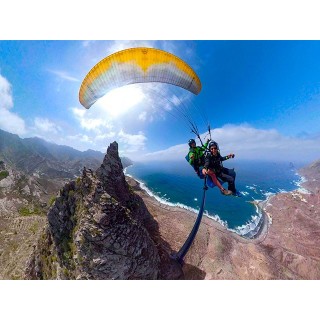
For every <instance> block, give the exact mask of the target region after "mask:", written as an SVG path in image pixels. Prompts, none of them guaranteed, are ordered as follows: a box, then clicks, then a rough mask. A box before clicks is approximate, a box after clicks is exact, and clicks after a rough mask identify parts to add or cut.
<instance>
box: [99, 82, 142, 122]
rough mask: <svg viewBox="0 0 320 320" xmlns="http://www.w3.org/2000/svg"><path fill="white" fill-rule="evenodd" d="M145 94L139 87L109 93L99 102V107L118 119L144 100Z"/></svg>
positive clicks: (123, 88) (118, 89) (129, 87)
mask: <svg viewBox="0 0 320 320" xmlns="http://www.w3.org/2000/svg"><path fill="white" fill-rule="evenodd" d="M144 97H145V95H144V93H143V91H142V89H141V88H139V87H138V86H125V87H121V88H117V89H114V90H112V91H110V92H108V93H107V94H106V95H105V96H103V97H102V98H101V99H99V100H98V102H97V105H98V106H100V107H101V108H103V110H104V111H105V112H107V113H109V114H110V115H111V116H112V117H114V118H116V117H118V116H120V115H122V114H124V113H126V112H128V111H129V110H130V109H131V108H132V107H134V106H135V105H137V104H138V103H140V102H142V101H143V100H144Z"/></svg>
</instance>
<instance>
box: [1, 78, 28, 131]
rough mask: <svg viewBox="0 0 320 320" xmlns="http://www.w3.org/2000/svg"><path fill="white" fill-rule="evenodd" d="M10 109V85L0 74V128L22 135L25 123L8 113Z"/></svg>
mask: <svg viewBox="0 0 320 320" xmlns="http://www.w3.org/2000/svg"><path fill="white" fill-rule="evenodd" d="M12 108H13V97H12V88H11V84H10V83H9V81H8V80H7V79H6V78H5V77H3V76H2V75H1V74H0V128H1V129H3V130H5V131H8V132H11V133H16V134H24V133H25V132H26V128H25V122H24V120H23V119H22V118H21V117H20V116H19V115H17V114H16V113H13V112H11V111H9V109H12Z"/></svg>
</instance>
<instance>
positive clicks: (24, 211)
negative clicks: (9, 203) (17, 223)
mask: <svg viewBox="0 0 320 320" xmlns="http://www.w3.org/2000/svg"><path fill="white" fill-rule="evenodd" d="M43 213H44V212H43V210H42V209H41V208H40V207H39V206H36V205H31V206H30V207H21V208H20V209H19V214H20V216H23V217H27V216H31V215H34V214H35V215H41V214H43Z"/></svg>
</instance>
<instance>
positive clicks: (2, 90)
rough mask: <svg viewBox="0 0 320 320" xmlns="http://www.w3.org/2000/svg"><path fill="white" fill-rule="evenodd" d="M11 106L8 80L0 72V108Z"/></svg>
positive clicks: (10, 91) (11, 100)
mask: <svg viewBox="0 0 320 320" xmlns="http://www.w3.org/2000/svg"><path fill="white" fill-rule="evenodd" d="M12 107H13V99H12V90H11V84H10V83H9V81H8V80H7V79H6V78H4V77H3V76H1V74H0V108H5V109H10V108H12Z"/></svg>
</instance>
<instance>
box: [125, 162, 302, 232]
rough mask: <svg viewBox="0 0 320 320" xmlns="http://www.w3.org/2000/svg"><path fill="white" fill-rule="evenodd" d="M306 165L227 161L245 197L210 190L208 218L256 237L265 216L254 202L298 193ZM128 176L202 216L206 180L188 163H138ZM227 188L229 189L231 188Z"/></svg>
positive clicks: (160, 197) (157, 195) (163, 198)
mask: <svg viewBox="0 0 320 320" xmlns="http://www.w3.org/2000/svg"><path fill="white" fill-rule="evenodd" d="M302 165H303V164H299V165H298V164H293V163H292V162H267V161H240V160H235V159H233V160H229V161H226V162H225V163H224V166H225V167H227V168H234V169H235V171H236V174H237V176H236V188H237V190H238V191H239V192H240V193H241V195H242V196H241V197H234V196H223V195H221V193H220V190H219V189H218V188H217V187H215V188H209V189H208V191H207V193H206V204H205V215H207V216H208V217H209V218H212V219H214V220H216V221H218V222H219V223H221V224H222V225H224V226H225V227H226V228H227V229H229V230H230V231H233V232H236V233H237V234H239V235H242V236H247V237H251V238H252V237H254V235H255V233H256V232H257V231H258V229H259V228H258V227H259V223H260V222H261V217H262V214H261V212H260V210H259V208H258V207H257V206H256V205H255V204H253V203H252V202H253V201H259V200H266V199H267V198H268V197H269V196H270V195H272V194H276V193H279V192H287V191H291V190H294V189H298V188H299V185H300V183H301V182H302V179H303V178H302V177H301V176H299V175H298V173H297V170H298V169H299V168H300V167H302ZM125 174H127V175H129V176H132V177H133V178H134V179H136V180H138V181H139V182H140V184H141V187H142V188H143V189H145V190H146V191H147V192H148V193H149V194H150V195H152V196H154V197H155V198H156V199H157V200H158V201H160V202H162V203H165V204H168V205H172V206H179V207H183V208H186V209H189V210H191V211H194V212H195V213H198V211H199V208H200V205H201V200H202V195H203V182H204V180H201V179H199V178H198V177H197V175H196V174H195V173H194V171H193V169H192V167H191V166H190V165H189V164H188V163H187V161H185V160H184V159H183V160H182V161H177V162H163V161H162V162H160V161H159V162H155V161H153V162H150V163H144V162H136V163H134V165H132V166H130V167H128V168H126V169H125ZM224 187H225V188H227V184H224Z"/></svg>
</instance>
